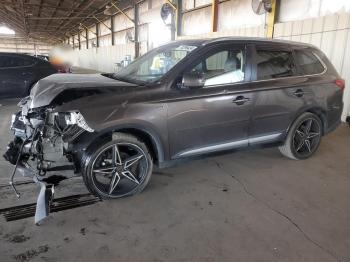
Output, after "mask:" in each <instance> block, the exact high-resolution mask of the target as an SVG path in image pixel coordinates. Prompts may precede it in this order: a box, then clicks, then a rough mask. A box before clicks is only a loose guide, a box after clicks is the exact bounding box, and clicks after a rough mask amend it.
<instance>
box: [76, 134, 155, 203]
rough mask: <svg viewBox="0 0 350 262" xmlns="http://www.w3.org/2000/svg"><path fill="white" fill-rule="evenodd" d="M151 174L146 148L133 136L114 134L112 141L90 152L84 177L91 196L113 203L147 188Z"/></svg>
mask: <svg viewBox="0 0 350 262" xmlns="http://www.w3.org/2000/svg"><path fill="white" fill-rule="evenodd" d="M152 170H153V161H152V157H151V155H150V153H149V150H148V148H147V146H146V145H145V144H144V143H143V142H142V141H140V140H139V139H138V138H136V137H134V136H132V135H128V134H124V133H115V134H113V139H112V141H109V142H103V143H102V144H98V145H95V146H93V148H90V149H89V150H88V152H87V155H86V157H85V160H84V162H83V170H82V175H83V179H84V182H85V185H86V187H87V188H88V189H89V191H90V192H91V193H93V194H94V195H96V196H99V197H101V198H103V199H113V198H120V197H125V196H131V195H134V194H137V193H140V192H141V191H142V190H143V189H144V188H145V187H146V186H147V184H148V182H149V180H150V178H151V175H152Z"/></svg>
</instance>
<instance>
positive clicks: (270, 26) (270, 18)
mask: <svg viewBox="0 0 350 262" xmlns="http://www.w3.org/2000/svg"><path fill="white" fill-rule="evenodd" d="M278 2H279V0H271V4H272V5H271V7H272V8H271V12H269V13H267V14H266V15H267V19H266V21H267V25H266V27H267V28H266V37H268V38H273V30H274V27H275V22H276V17H277V8H278Z"/></svg>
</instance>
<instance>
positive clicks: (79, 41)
mask: <svg viewBox="0 0 350 262" xmlns="http://www.w3.org/2000/svg"><path fill="white" fill-rule="evenodd" d="M78 43H79V50H80V49H81V39H80V31H78Z"/></svg>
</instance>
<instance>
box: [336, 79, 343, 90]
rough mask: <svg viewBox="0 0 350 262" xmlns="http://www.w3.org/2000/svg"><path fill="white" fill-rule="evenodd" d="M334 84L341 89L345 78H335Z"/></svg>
mask: <svg viewBox="0 0 350 262" xmlns="http://www.w3.org/2000/svg"><path fill="white" fill-rule="evenodd" d="M335 84H336V85H337V86H338V87H339V88H340V89H341V90H344V88H345V80H344V79H337V80H335Z"/></svg>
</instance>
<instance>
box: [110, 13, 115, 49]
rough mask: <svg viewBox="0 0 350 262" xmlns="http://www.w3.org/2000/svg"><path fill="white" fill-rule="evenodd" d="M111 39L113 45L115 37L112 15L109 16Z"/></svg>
mask: <svg viewBox="0 0 350 262" xmlns="http://www.w3.org/2000/svg"><path fill="white" fill-rule="evenodd" d="M111 39H112V45H115V38H114V15H112V16H111Z"/></svg>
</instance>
